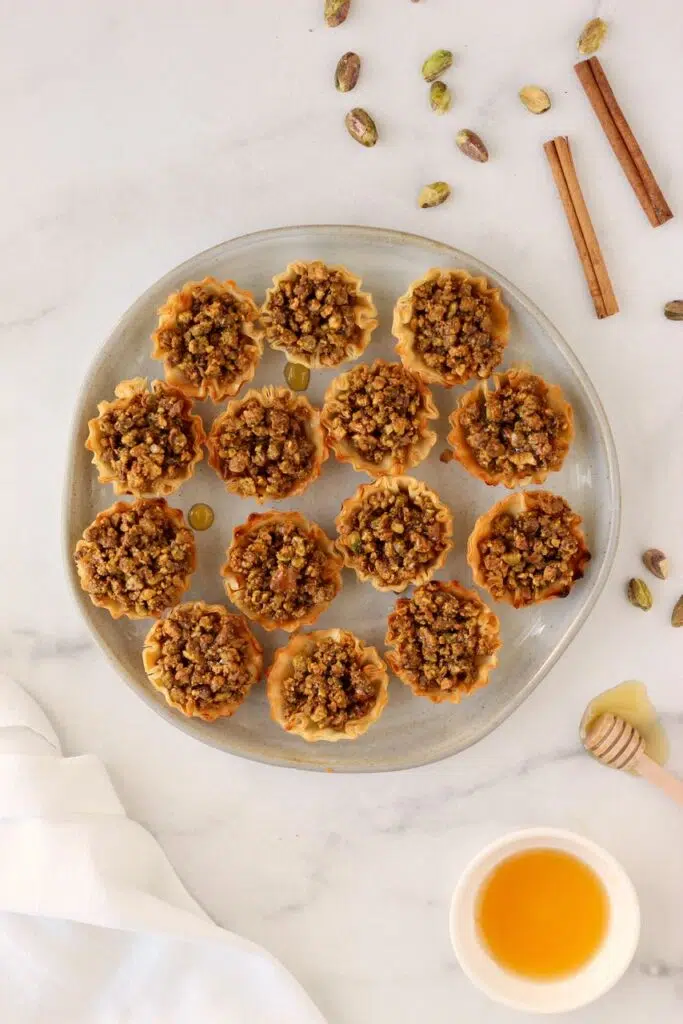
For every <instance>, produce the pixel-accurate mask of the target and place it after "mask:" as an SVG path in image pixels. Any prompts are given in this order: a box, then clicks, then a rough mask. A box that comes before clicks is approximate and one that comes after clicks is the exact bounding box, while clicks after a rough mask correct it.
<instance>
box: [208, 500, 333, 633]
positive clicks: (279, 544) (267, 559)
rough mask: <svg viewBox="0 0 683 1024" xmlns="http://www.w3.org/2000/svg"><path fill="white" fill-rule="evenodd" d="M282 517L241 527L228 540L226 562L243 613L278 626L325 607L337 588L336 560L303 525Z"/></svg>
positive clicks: (284, 515)
mask: <svg viewBox="0 0 683 1024" xmlns="http://www.w3.org/2000/svg"><path fill="white" fill-rule="evenodd" d="M287 515H288V513H284V514H283V517H282V518H281V519H276V518H274V517H273V516H272V515H268V516H267V518H266V521H265V522H264V523H263V524H262V525H261V526H258V527H257V528H256V529H253V530H247V532H246V533H245V534H244V535H243V537H241V538H240V540H239V542H238V543H235V542H233V544H232V546H231V548H230V550H229V552H228V561H227V566H226V569H227V571H228V573H231V574H234V576H236V577H237V579H238V581H239V600H240V607H242V608H243V610H244V611H245V612H246V614H247V615H250V616H251V617H252V618H254V619H256V620H257V621H262V620H268V621H270V622H272V623H275V624H276V625H283V626H284V625H285V624H286V623H291V622H297V621H299V620H301V619H304V618H305V617H306V616H309V615H310V613H311V612H312V611H313V610H314V609H315V608H316V607H317V606H325V605H327V604H328V603H329V602H330V601H331V600H332V599H333V598H334V597H335V595H336V594H337V591H338V589H339V578H338V577H339V573H338V564H337V560H335V559H334V558H333V557H332V558H331V557H330V555H328V554H327V553H326V552H325V551H324V550H323V549H322V546H321V545H320V543H319V542H318V540H317V538H316V537H315V535H314V534H311V532H309V531H308V530H307V529H306V528H305V525H303V524H301V523H299V522H296V521H294V522H293V521H291V520H290V519H288V518H286V517H287ZM264 624H265V623H264Z"/></svg>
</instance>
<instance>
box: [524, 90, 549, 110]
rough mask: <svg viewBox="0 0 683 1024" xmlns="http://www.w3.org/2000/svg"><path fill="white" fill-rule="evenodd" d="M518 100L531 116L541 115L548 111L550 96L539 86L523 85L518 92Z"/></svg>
mask: <svg viewBox="0 0 683 1024" xmlns="http://www.w3.org/2000/svg"><path fill="white" fill-rule="evenodd" d="M519 98H520V100H521V101H522V103H523V104H524V106H525V107H526V109H527V110H530V111H531V113H532V114H542V113H543V112H544V111H546V110H549V109H550V96H548V93H547V92H546V91H545V89H541V87H540V85H525V86H524V87H523V88H522V89H520V90H519Z"/></svg>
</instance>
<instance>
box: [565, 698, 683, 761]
mask: <svg viewBox="0 0 683 1024" xmlns="http://www.w3.org/2000/svg"><path fill="white" fill-rule="evenodd" d="M608 711H609V712H611V713H612V714H613V715H618V717H619V718H623V719H624V721H625V722H628V723H629V725H632V726H634V727H635V728H636V729H637V730H638V732H639V733H640V735H641V736H642V737H643V739H644V740H645V753H646V754H647V755H648V756H649V757H651V758H652V760H653V761H656V762H657V763H658V764H666V762H667V760H668V757H669V740H668V737H667V735H666V733H665V732H664V729H663V727H662V724H661V722H660V721H659V719H658V718H657V711H656V710H655V707H654V705H653V703H652V701H651V700H650V698H649V696H648V693H647V687H646V686H645V683H639V682H637V681H636V680H630V681H629V682H627V683H620V684H619V686H614V687H612V689H611V690H605V692H604V693H599V694H598V696H597V697H594V698H593V700H592V701H591V702H590V704H589V705H588V707H587V708H586V710H585V711H584V713H583V718H582V719H581V724H580V726H579V733H580V735H581V739H582V740H584V739H585V737H586V734H587V733H588V730H589V729H590V727H591V724H592V723H593V722H594V721H595V719H596V718H597V717H598V715H604V714H605V713H606V712H608Z"/></svg>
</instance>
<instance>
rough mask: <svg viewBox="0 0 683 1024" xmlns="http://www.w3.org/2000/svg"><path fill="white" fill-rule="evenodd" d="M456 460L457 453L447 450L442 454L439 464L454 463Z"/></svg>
mask: <svg viewBox="0 0 683 1024" xmlns="http://www.w3.org/2000/svg"><path fill="white" fill-rule="evenodd" d="M454 458H455V452H452V451H451V449H450V448H445V449H444V450H443V451H442V452H441V455H439V462H445V463H446V464H448V463H449V462H452V461H453V459H454Z"/></svg>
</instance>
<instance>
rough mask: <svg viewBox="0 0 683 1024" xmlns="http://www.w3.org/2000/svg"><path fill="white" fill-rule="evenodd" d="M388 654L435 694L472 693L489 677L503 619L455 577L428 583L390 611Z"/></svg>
mask: <svg viewBox="0 0 683 1024" xmlns="http://www.w3.org/2000/svg"><path fill="white" fill-rule="evenodd" d="M387 643H388V644H391V645H393V646H394V647H395V652H394V653H392V654H390V655H388V660H389V662H390V664H391V667H392V668H393V669H394V671H395V672H396V674H397V675H399V676H400V677H401V678H402V679H404V681H405V682H407V683H409V685H410V686H411V687H412V688H413V689H414V691H415V692H416V693H418V694H420V695H422V696H426V697H430V698H431V699H433V700H436V701H439V700H446V699H452V695H458V694H460V695H463V696H464V695H466V694H467V693H469V692H471V691H472V690H473V689H476V688H478V686H481V685H483V683H484V682H486V681H487V674H488V668H486V669H485V670H484V671H483V672H482V666H488V667H493V665H494V664H495V658H494V657H493V656H494V655H495V653H496V651H497V650H498V648H499V647H500V639H499V632H498V620H497V618H496V617H495V615H493V613H492V612H490V611H489V609H488V608H487V607H486V605H485V604H484V603H483V601H481V599H480V598H479V597H477V595H476V594H475V593H474V592H472V591H469V590H465V589H464V588H463V587H460V586H459V584H456V583H451V584H444V583H436V582H434V583H426V584H424V586H421V587H418V588H417V589H416V590H415V593H414V594H413V596H412V597H411V598H405V597H403V598H401V599H400V600H399V601H398V602H397V604H396V610H395V611H394V612H393V613H392V615H391V616H390V617H389V630H388V632H387Z"/></svg>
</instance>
